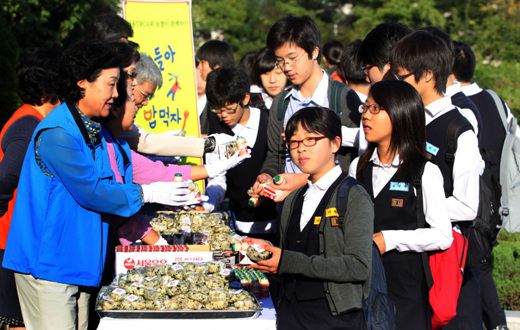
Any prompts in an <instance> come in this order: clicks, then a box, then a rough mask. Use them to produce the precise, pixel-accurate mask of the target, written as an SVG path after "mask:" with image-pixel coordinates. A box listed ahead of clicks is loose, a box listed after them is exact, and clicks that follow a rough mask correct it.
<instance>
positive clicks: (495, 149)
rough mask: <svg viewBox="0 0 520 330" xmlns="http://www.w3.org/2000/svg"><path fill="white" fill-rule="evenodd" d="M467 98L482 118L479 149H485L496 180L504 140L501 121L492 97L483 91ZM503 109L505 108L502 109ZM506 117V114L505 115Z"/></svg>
mask: <svg viewBox="0 0 520 330" xmlns="http://www.w3.org/2000/svg"><path fill="white" fill-rule="evenodd" d="M469 98H470V99H471V100H472V101H473V102H474V103H475V104H476V105H477V107H478V110H479V112H480V115H481V117H482V122H483V123H484V124H483V125H482V129H481V136H482V139H481V141H480V143H479V146H480V148H482V149H486V153H487V154H488V156H490V159H491V160H492V162H493V165H494V166H492V168H491V170H492V171H493V174H494V175H495V177H496V178H499V177H500V176H499V175H500V157H501V156H502V146H503V144H504V140H505V138H506V132H505V129H504V125H503V124H502V119H501V118H500V114H499V113H498V111H499V110H498V109H497V106H496V104H495V101H494V100H493V97H492V96H491V95H490V94H489V93H488V92H487V91H485V90H483V91H481V92H480V93H477V94H475V95H471V96H469ZM504 108H505V107H504ZM506 116H507V114H506Z"/></svg>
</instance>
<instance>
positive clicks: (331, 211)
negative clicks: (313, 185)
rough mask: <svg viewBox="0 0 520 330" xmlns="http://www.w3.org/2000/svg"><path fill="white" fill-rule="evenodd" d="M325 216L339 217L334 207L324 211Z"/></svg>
mask: <svg viewBox="0 0 520 330" xmlns="http://www.w3.org/2000/svg"><path fill="white" fill-rule="evenodd" d="M325 216H326V217H327V218H328V217H339V215H338V210H336V208H335V207H331V208H330V209H326V210H325Z"/></svg>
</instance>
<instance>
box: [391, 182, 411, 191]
mask: <svg viewBox="0 0 520 330" xmlns="http://www.w3.org/2000/svg"><path fill="white" fill-rule="evenodd" d="M408 189H409V188H408V183H406V182H390V190H393V191H408Z"/></svg>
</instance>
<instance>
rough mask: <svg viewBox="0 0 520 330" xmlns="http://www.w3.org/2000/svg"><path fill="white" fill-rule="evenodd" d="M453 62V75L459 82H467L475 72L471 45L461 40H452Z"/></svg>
mask: <svg viewBox="0 0 520 330" xmlns="http://www.w3.org/2000/svg"><path fill="white" fill-rule="evenodd" d="M453 44H454V48H455V64H454V65H453V70H452V71H453V75H454V76H455V79H457V81H460V82H465V83H469V82H471V80H473V74H475V66H476V64H477V62H476V60H475V54H474V53H473V50H471V47H470V46H469V45H467V44H465V43H463V42H460V41H454V43H453Z"/></svg>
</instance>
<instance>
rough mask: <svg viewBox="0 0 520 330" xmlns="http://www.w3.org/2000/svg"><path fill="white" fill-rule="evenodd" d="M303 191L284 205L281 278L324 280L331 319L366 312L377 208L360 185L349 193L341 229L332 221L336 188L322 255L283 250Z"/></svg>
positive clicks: (325, 219)
mask: <svg viewBox="0 0 520 330" xmlns="http://www.w3.org/2000/svg"><path fill="white" fill-rule="evenodd" d="M338 187H339V186H338ZM301 189H302V188H300V189H298V190H296V191H294V192H292V193H291V194H290V195H289V196H287V198H286V199H285V202H284V207H283V210H282V216H281V223H280V247H281V248H282V256H281V258H280V264H279V265H278V274H279V275H280V276H283V275H285V274H302V275H304V276H307V277H311V278H315V279H321V280H323V290H324V292H325V296H326V299H327V303H328V305H329V308H330V310H331V312H332V315H339V314H341V313H343V312H346V311H348V310H350V309H357V308H363V295H364V296H365V297H368V292H369V289H370V279H371V274H372V236H373V233H374V232H373V230H374V207H373V205H372V201H371V200H370V196H368V194H367V192H366V191H365V189H364V188H363V187H362V186H361V185H354V186H353V187H352V188H351V189H350V192H349V196H348V204H347V210H346V212H345V214H344V215H341V216H343V223H342V226H341V225H339V224H338V222H336V220H335V221H332V220H331V218H333V217H334V216H335V215H334V214H333V213H334V212H333V209H336V199H337V193H338V188H336V189H335V191H334V192H333V194H332V195H331V197H330V200H329V202H328V203H327V206H326V208H325V213H324V214H323V215H322V218H321V222H320V229H319V250H320V254H319V255H314V256H307V255H305V254H304V253H301V252H296V251H289V250H285V249H284V248H285V247H286V244H287V242H286V235H287V230H288V227H289V221H290V219H291V213H292V211H293V208H294V204H295V203H294V202H295V200H296V196H298V193H299V192H300V190H301ZM310 221H314V219H311V220H310ZM339 223H341V222H339Z"/></svg>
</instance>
